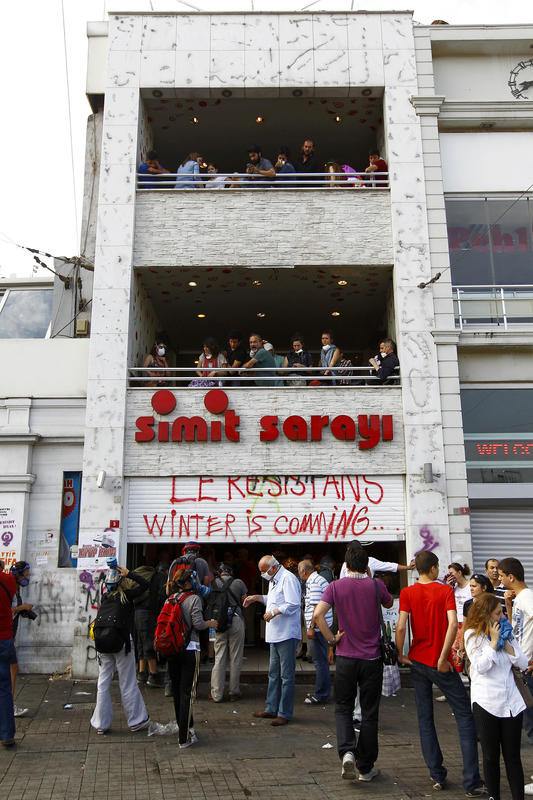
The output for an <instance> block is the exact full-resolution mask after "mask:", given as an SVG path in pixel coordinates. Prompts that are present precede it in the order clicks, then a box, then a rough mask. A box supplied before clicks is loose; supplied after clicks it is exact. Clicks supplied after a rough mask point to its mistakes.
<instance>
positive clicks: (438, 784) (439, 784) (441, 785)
mask: <svg viewBox="0 0 533 800" xmlns="http://www.w3.org/2000/svg"><path fill="white" fill-rule="evenodd" d="M432 780H433V779H432ZM445 788H446V781H435V783H434V784H433V791H435V792H442V790H443V789H445Z"/></svg>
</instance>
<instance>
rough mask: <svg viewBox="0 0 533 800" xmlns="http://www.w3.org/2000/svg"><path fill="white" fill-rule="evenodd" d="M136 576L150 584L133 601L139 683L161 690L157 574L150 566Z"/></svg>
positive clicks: (138, 568)
mask: <svg viewBox="0 0 533 800" xmlns="http://www.w3.org/2000/svg"><path fill="white" fill-rule="evenodd" d="M135 574H136V575H142V577H143V578H144V579H145V580H147V581H148V583H149V587H148V589H147V590H146V591H144V592H143V593H142V594H141V595H139V597H136V598H135V599H134V601H133V604H134V606H135V644H136V649H137V658H138V660H139V671H138V673H137V681H138V682H139V683H146V685H147V686H150V687H152V688H157V689H160V688H161V687H162V685H163V682H162V677H163V676H162V674H161V673H159V672H158V670H157V661H156V656H155V650H154V635H155V624H156V620H157V615H158V614H159V611H160V608H159V607H158V598H157V592H158V582H157V574H156V571H155V569H154V567H151V566H149V565H148V564H141V565H140V566H139V567H136V568H135ZM147 668H148V669H147Z"/></svg>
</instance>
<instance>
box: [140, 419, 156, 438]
mask: <svg viewBox="0 0 533 800" xmlns="http://www.w3.org/2000/svg"><path fill="white" fill-rule="evenodd" d="M135 424H136V425H137V428H138V429H139V430H138V431H137V433H136V434H135V441H136V442H151V441H152V439H153V438H154V437H155V431H154V418H153V417H138V418H137V419H136V421H135Z"/></svg>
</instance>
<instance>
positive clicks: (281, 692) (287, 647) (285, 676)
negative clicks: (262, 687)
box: [266, 639, 299, 719]
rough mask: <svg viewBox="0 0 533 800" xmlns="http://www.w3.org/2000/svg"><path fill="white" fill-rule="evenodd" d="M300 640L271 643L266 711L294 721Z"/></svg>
mask: <svg viewBox="0 0 533 800" xmlns="http://www.w3.org/2000/svg"><path fill="white" fill-rule="evenodd" d="M298 641H299V640H298V639H286V640H285V641H284V642H271V643H270V664H269V667H268V689H267V696H266V710H267V711H268V712H269V713H270V714H276V716H278V717H284V718H285V719H292V715H293V712H294V673H295V671H296V646H297V644H298Z"/></svg>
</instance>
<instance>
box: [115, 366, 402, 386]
mask: <svg viewBox="0 0 533 800" xmlns="http://www.w3.org/2000/svg"><path fill="white" fill-rule="evenodd" d="M323 369H324V368H323V367H300V368H299V369H298V373H297V374H295V372H294V367H292V368H291V367H286V368H285V367H279V368H277V369H276V370H275V373H276V374H275V375H273V374H272V373H273V370H272V369H269V368H267V367H257V368H254V369H249V370H245V371H244V372H243V373H240V372H239V371H238V370H236V369H227V368H221V369H219V370H217V374H216V375H214V376H213V377H209V376H207V377H201V376H199V375H198V373H197V371H196V369H195V368H194V367H167V368H166V369H165V368H161V367H155V368H153V367H130V368H129V381H130V386H131V387H132V388H137V389H146V388H148V387H154V386H163V387H165V386H166V387H167V388H171V387H173V386H174V387H181V388H184V387H189V388H191V389H194V388H198V389H205V388H206V387H207V386H209V385H211V386H222V387H224V388H228V389H229V388H232V387H239V388H241V389H245V388H248V389H257V388H263V389H265V388H266V389H272V388H273V387H276V388H277V389H278V388H279V389H291V388H298V389H316V388H320V387H330V386H335V387H336V388H353V387H354V386H356V387H357V388H360V389H368V388H372V387H373V388H384V389H388V388H390V387H394V386H399V385H400V383H401V378H400V370H399V367H396V368H395V371H394V375H393V376H392V375H391V377H390V378H388V380H387V382H386V383H380V380H379V378H378V377H377V375H376V373H375V372H374V370H373V368H372V367H330V368H329V372H330V374H329V375H324V374H323ZM191 382H192V385H191Z"/></svg>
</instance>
